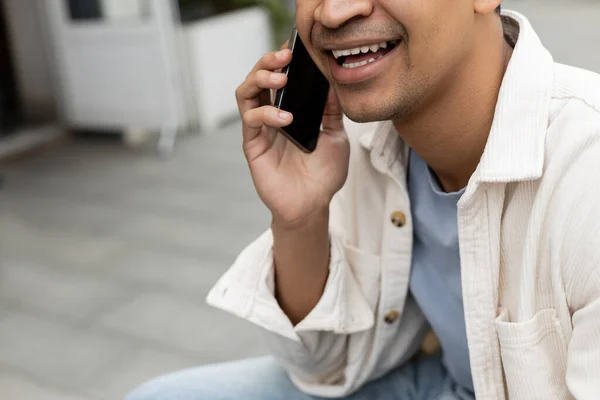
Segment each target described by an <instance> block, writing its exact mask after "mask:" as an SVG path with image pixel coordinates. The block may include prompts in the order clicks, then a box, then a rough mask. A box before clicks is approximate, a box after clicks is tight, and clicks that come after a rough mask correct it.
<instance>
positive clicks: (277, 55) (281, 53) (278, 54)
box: [275, 50, 285, 58]
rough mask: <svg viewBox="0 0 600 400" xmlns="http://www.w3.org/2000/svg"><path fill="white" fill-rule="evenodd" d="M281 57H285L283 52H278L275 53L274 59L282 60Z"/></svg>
mask: <svg viewBox="0 0 600 400" xmlns="http://www.w3.org/2000/svg"><path fill="white" fill-rule="evenodd" d="M283 56H285V50H279V51H278V52H277V53H275V57H277V58H282V57H283Z"/></svg>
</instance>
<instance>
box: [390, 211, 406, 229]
mask: <svg viewBox="0 0 600 400" xmlns="http://www.w3.org/2000/svg"><path fill="white" fill-rule="evenodd" d="M391 219H392V224H394V226H396V227H398V228H402V227H403V226H404V225H406V215H405V214H404V213H403V212H402V211H394V212H393V213H392V218H391Z"/></svg>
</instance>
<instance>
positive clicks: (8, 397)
mask: <svg viewBox="0 0 600 400" xmlns="http://www.w3.org/2000/svg"><path fill="white" fill-rule="evenodd" d="M0 393H1V396H2V399H3V400H42V399H43V400H93V399H91V398H88V397H84V396H83V395H80V394H74V393H69V392H67V391H64V390H61V389H57V388H54V387H51V386H47V385H43V384H40V383H36V382H33V381H32V379H31V378H30V377H25V376H21V375H19V374H16V373H11V372H8V371H0Z"/></svg>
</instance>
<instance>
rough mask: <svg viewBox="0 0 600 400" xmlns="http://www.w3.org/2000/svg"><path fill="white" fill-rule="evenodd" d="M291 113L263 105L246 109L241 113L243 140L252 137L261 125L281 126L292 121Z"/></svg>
mask: <svg viewBox="0 0 600 400" xmlns="http://www.w3.org/2000/svg"><path fill="white" fill-rule="evenodd" d="M293 119H294V117H293V116H292V114H291V113H289V112H286V111H282V110H279V109H277V108H275V107H273V106H263V107H259V108H253V109H251V110H248V111H246V112H245V113H244V114H243V115H242V120H243V122H244V127H243V129H242V131H243V135H244V142H248V141H250V140H252V139H254V138H255V137H256V136H257V135H258V134H260V132H261V129H262V128H263V127H265V126H266V127H271V128H282V127H284V126H287V125H289V124H291V123H292V120H293Z"/></svg>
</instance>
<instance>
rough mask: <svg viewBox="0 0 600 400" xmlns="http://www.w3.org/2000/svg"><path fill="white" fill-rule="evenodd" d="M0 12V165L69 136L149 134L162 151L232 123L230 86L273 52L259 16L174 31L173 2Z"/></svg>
mask: <svg viewBox="0 0 600 400" xmlns="http://www.w3.org/2000/svg"><path fill="white" fill-rule="evenodd" d="M1 4H2V15H0V19H1V21H0V25H2V26H0V28H4V29H0V55H6V57H0V58H2V60H1V61H0V64H1V65H0V86H1V87H0V94H1V95H2V96H1V98H0V100H1V102H0V108H1V110H0V132H3V134H2V133H0V157H1V156H2V148H3V143H5V144H6V143H19V144H21V145H23V144H25V145H27V144H28V143H27V142H28V140H26V139H25V138H29V139H30V140H29V141H30V142H32V143H33V142H36V141H44V140H47V139H48V138H49V137H52V136H55V135H57V134H60V132H61V131H64V130H66V129H70V128H85V129H94V130H100V131H102V130H107V131H109V130H118V131H128V130H144V131H149V132H158V133H160V135H161V136H160V138H161V140H160V148H161V149H162V150H164V151H168V150H169V149H170V147H171V146H172V144H173V142H174V139H175V135H176V133H177V132H181V131H184V130H190V129H193V130H196V129H197V128H199V129H200V130H201V131H211V130H214V129H216V128H217V127H218V125H219V124H220V123H222V122H223V121H224V120H227V119H229V118H231V117H233V116H234V115H235V113H236V104H235V99H234V95H233V93H234V90H235V87H236V86H237V85H238V84H239V83H240V82H241V81H242V80H243V78H244V77H245V75H246V73H247V72H248V71H249V70H250V68H251V67H252V65H253V64H254V63H255V62H256V60H257V59H258V58H259V57H260V56H261V55H262V54H264V53H265V52H267V51H268V50H269V49H270V46H271V44H272V42H271V30H270V24H269V18H268V15H267V13H266V12H265V11H263V10H262V9H259V8H253V9H244V10H238V11H235V12H231V13H228V14H224V15H218V16H215V17H211V18H205V19H202V20H199V21H194V22H188V23H185V24H183V23H182V22H181V19H180V17H179V10H178V6H177V2H176V1H174V0H1ZM2 53H4V54H2ZM4 147H6V145H5V146H4ZM9 147H10V146H9Z"/></svg>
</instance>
